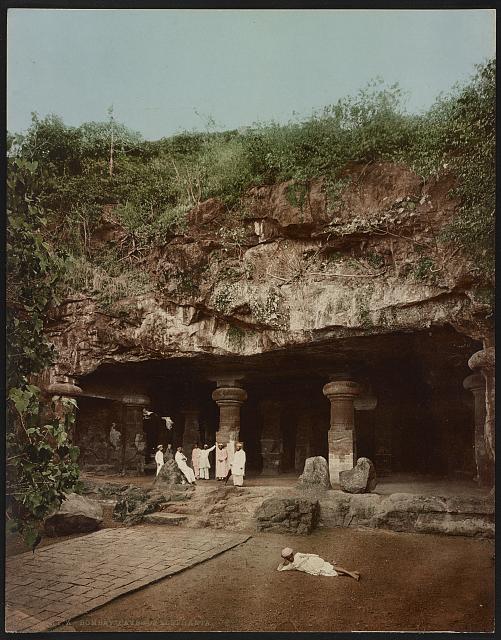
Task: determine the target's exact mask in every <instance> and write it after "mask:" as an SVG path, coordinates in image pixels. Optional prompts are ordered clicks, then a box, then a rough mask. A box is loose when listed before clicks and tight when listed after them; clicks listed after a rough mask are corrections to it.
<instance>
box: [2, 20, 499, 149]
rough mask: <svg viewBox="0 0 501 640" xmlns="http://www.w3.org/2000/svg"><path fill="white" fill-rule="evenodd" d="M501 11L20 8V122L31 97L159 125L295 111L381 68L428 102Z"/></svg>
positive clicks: (140, 125)
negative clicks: (108, 112)
mask: <svg viewBox="0 0 501 640" xmlns="http://www.w3.org/2000/svg"><path fill="white" fill-rule="evenodd" d="M494 25H495V12H494V11H492V10H458V11H452V10H448V11H408V10H407V11H405V10H398V11H390V10H373V9H371V10H351V11H340V10H321V11H319V10H302V11H301V10H299V11H291V10H245V11H244V10H228V11H226V10H224V11H222V10H214V9H211V10H165V9H163V10H66V9H63V10H47V9H42V10H35V9H10V10H9V11H8V59H7V60H8V62H7V65H8V66H7V70H8V102H7V105H8V106H7V109H8V111H7V121H8V128H9V130H10V131H21V130H23V129H25V128H26V127H27V126H29V123H30V120H31V117H30V113H31V111H37V112H38V113H39V114H40V115H42V116H44V115H46V114H48V113H56V114H58V115H60V116H61V117H62V118H63V120H64V121H65V122H66V124H70V125H79V124H81V123H82V122H86V121H90V120H105V119H106V117H107V108H108V107H109V106H110V105H111V104H113V105H114V109H115V115H116V118H117V119H118V120H119V121H121V122H123V123H125V124H126V125H127V126H129V127H131V128H132V129H135V130H137V131H140V132H141V133H142V134H143V135H144V136H145V137H146V138H147V139H158V138H161V137H163V136H167V135H171V134H172V133H175V132H178V131H182V130H191V129H204V128H205V126H206V123H207V120H208V117H209V116H212V117H213V118H214V120H215V121H216V124H217V125H218V128H224V129H230V128H236V127H239V126H244V125H250V124H252V123H253V122H256V121H268V120H271V119H274V120H277V121H279V122H286V121H287V120H289V118H290V117H291V115H292V112H293V111H296V112H298V113H300V114H301V115H308V114H309V113H311V111H312V110H313V109H316V108H321V107H323V106H325V105H327V104H332V103H334V102H336V101H337V100H338V99H339V98H341V97H343V96H345V95H348V94H351V93H355V92H356V91H357V90H358V89H359V88H361V87H363V86H364V85H365V84H366V83H367V82H368V81H369V80H371V79H372V78H375V77H376V76H381V77H382V78H383V79H384V80H385V82H387V83H389V84H392V83H394V82H398V83H399V84H400V85H401V87H402V88H403V89H404V90H406V91H408V92H409V94H410V96H409V100H408V103H407V106H408V109H409V110H410V111H419V110H422V109H426V108H428V107H429V106H430V105H431V104H432V102H433V101H434V99H435V97H436V96H437V95H438V94H439V93H440V92H441V91H447V90H449V89H450V87H451V86H452V85H453V84H454V83H455V82H457V81H463V80H466V79H467V78H468V77H469V76H470V75H471V73H472V72H473V71H474V68H473V67H474V64H476V63H481V62H483V61H485V60H486V59H488V58H490V57H492V56H493V55H494V54H495V33H494V29H495V26H494ZM195 111H197V112H198V114H199V115H197V114H196V113H195Z"/></svg>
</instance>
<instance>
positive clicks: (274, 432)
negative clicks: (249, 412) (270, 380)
mask: <svg viewBox="0 0 501 640" xmlns="http://www.w3.org/2000/svg"><path fill="white" fill-rule="evenodd" d="M261 411H262V416H263V429H262V431H261V455H262V457H263V470H262V473H263V474H264V475H276V474H278V473H280V465H281V462H282V432H281V429H280V412H281V407H280V403H279V402H276V401H273V400H266V401H264V402H263V403H262V404H261Z"/></svg>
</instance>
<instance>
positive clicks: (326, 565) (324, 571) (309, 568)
mask: <svg viewBox="0 0 501 640" xmlns="http://www.w3.org/2000/svg"><path fill="white" fill-rule="evenodd" d="M277 571H304V573H310V574H311V575H312V576H330V577H335V576H350V577H351V578H354V579H355V580H356V581H357V582H358V581H359V580H360V574H359V572H358V571H348V569H343V567H340V566H338V565H337V563H336V561H335V560H332V562H326V561H325V560H324V559H323V558H321V557H320V556H318V555H317V554H316V553H298V552H296V553H295V552H294V550H293V549H292V548H291V547H285V549H282V562H281V563H280V564H279V565H278V567H277Z"/></svg>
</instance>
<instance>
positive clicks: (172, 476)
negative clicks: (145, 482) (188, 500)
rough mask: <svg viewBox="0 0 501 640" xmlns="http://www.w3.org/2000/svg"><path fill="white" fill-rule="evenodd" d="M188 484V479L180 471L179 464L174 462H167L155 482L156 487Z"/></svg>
mask: <svg viewBox="0 0 501 640" xmlns="http://www.w3.org/2000/svg"><path fill="white" fill-rule="evenodd" d="M185 482H186V478H185V477H184V475H183V474H182V473H181V471H180V470H179V467H178V466H177V463H176V462H175V461H174V460H172V459H171V460H167V461H166V462H165V464H164V465H163V467H162V468H161V469H160V472H159V474H158V475H157V476H156V477H155V480H154V481H153V486H154V487H165V486H172V485H175V484H177V485H181V484H184V483H185Z"/></svg>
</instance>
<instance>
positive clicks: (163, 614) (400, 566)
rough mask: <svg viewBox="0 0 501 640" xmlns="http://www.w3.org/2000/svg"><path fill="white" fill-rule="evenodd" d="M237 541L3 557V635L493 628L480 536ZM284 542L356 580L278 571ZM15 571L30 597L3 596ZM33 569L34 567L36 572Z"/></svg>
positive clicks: (487, 544)
mask: <svg viewBox="0 0 501 640" xmlns="http://www.w3.org/2000/svg"><path fill="white" fill-rule="evenodd" d="M247 538H248V536H247V535H241V534H232V533H230V532H222V531H216V530H213V529H208V528H207V529H203V530H187V529H182V528H179V529H177V528H171V527H151V526H145V525H142V526H139V527H133V528H129V529H125V528H119V529H105V530H102V531H99V532H96V533H94V534H89V535H87V536H84V537H82V538H76V539H73V540H68V541H66V542H63V543H56V544H55V545H50V546H48V547H44V548H43V549H40V550H39V551H37V552H36V553H35V556H34V557H33V556H32V555H31V554H29V557H28V555H25V554H23V555H18V556H15V557H14V558H12V559H10V560H9V562H8V571H9V567H10V568H11V569H13V570H14V573H13V574H8V581H9V582H8V584H9V586H10V588H11V590H10V591H9V592H8V595H7V600H8V602H10V603H11V605H15V606H14V607H13V608H9V609H8V620H7V629H8V630H9V629H11V630H12V627H9V620H10V621H12V622H11V624H14V623H15V624H16V628H17V629H19V630H22V628H24V630H29V631H35V630H42V629H48V628H54V627H57V625H60V626H59V628H58V630H61V631H70V630H71V631H72V630H75V631H94V632H106V631H349V630H373V629H377V630H380V631H390V630H400V631H403V630H421V631H424V630H430V631H431V630H444V631H445V630H449V631H477V632H481V631H484V632H490V631H493V628H494V622H493V620H494V564H493V562H492V556H493V552H494V542H493V541H492V540H485V539H483V540H478V539H467V538H463V537H446V536H435V535H418V534H402V533H392V532H386V531H373V530H362V529H359V530H353V529H328V530H327V529H323V530H322V529H320V530H317V531H316V532H314V533H313V534H312V535H311V536H308V537H294V536H292V537H291V536H287V535H281V534H280V535H277V534H264V533H256V534H254V535H253V536H252V537H251V538H249V539H247ZM246 539H247V541H246V542H245V540H246ZM285 545H292V546H293V547H295V548H296V549H298V550H301V551H305V552H312V553H318V554H319V555H321V556H322V557H324V558H325V559H334V560H337V561H338V562H339V563H340V564H341V565H342V566H345V567H347V568H355V569H358V570H359V571H360V572H361V574H362V580H361V581H360V582H359V583H356V582H355V581H353V580H350V579H348V578H332V579H330V578H323V577H315V576H310V575H307V574H302V573H298V572H288V573H279V572H277V571H276V570H275V569H276V566H277V564H278V562H279V555H280V549H281V548H282V547H283V546H285ZM225 549H228V550H226V551H225ZM98 550H100V551H99V552H98ZM222 551H225V552H224V553H222ZM63 552H64V553H63ZM44 554H45V555H46V556H47V557H46V558H45V560H44V559H43V558H44ZM74 554H76V555H74ZM55 559H58V561H57V562H56V563H54V560H55ZM203 560H207V561H205V562H203ZM24 563H26V564H28V563H29V567H27V569H28V568H29V570H30V571H29V572H28V571H25V573H26V574H29V575H30V576H31V577H32V578H33V582H32V584H31V585H30V589H31V588H32V587H33V589H35V588H36V590H37V597H36V598H35V597H34V595H35V594H32V593H31V591H30V590H29V587H28V586H27V585H20V586H22V588H21V589H20V590H18V589H15V588H14V582H15V580H16V579H17V582H18V583H19V582H20V581H21V582H23V581H25V580H23V574H22V572H20V570H19V567H20V566H21V565H24ZM41 563H44V564H45V571H44V572H37V571H36V570H35V569H36V567H37V565H38V566H40V564H41ZM186 567H188V568H187V570H183V569H184V568H186ZM176 572H179V573H176ZM56 573H57V575H55V574H56ZM98 574H99V575H98ZM10 576H13V577H14V578H13V579H11V577H10ZM163 576H165V577H163ZM54 578H56V579H54ZM159 578H160V579H159ZM75 581H76V582H75ZM110 581H111V582H110ZM153 581H156V583H155V584H151V582H153ZM42 583H43V584H42ZM78 583H79V584H78ZM111 583H113V584H111ZM143 585H144V586H143ZM141 587H142V588H141ZM99 589H101V590H102V593H100V594H98V593H97V591H98V590H99ZM133 589H136V591H134V592H131V590H133ZM20 593H22V594H24V598H25V602H24V603H21V601H20V600H19V598H20V596H19V594H20ZM16 594H17V595H16ZM44 594H45V595H44ZM48 594H51V596H52V597H51V596H48ZM106 594H108V595H106ZM122 594H123V595H122ZM47 597H50V599H51V602H52V605H51V604H49V605H48V609H46V610H45V611H46V612H45V613H43V611H44V610H43V609H41V610H40V611H38V614H37V615H38V619H39V618H40V616H41V617H44V616H45V626H44V621H41V622H39V623H38V626H36V624H37V623H36V621H35V622H33V621H30V620H27V618H26V617H24V616H26V615H28V613H29V611H30V607H31V611H32V613H33V617H35V618H36V617H37V615H35V612H34V608H36V607H35V605H36V604H37V599H38V606H39V607H43V606H44V603H45V601H44V598H47ZM99 598H101V601H99ZM21 599H22V598H21ZM66 601H68V604H67V605H65V604H64V603H65V602H66ZM70 603H73V604H72V605H71V606H69V604H70ZM45 604H46V603H45ZM95 607H99V608H95ZM93 608H95V610H93V611H90V609H93ZM14 609H16V610H17V613H16V611H14ZM47 611H52V613H51V614H49V613H47ZM86 611H88V613H86ZM82 614H83V615H82ZM9 616H10V617H9ZM77 616H79V617H77ZM70 618H71V623H70V624H69V625H67V624H64V622H65V620H68V619H70ZM22 620H24V626H23V622H22ZM30 622H31V625H33V626H31V625H30V624H29V623H30ZM47 622H50V624H47Z"/></svg>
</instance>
